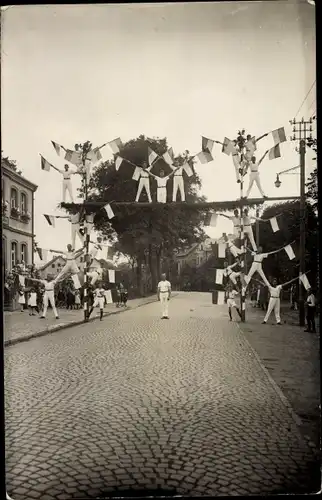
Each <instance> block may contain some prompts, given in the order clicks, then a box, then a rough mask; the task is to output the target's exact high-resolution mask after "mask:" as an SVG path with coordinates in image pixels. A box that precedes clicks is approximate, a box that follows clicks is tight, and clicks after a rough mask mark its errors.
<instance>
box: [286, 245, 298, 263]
mask: <svg viewBox="0 0 322 500" xmlns="http://www.w3.org/2000/svg"><path fill="white" fill-rule="evenodd" d="M284 250H285V252H286V253H287V255H288V258H289V259H290V260H293V259H295V253H294V252H293V248H292V247H291V245H287V246H286V247H284Z"/></svg>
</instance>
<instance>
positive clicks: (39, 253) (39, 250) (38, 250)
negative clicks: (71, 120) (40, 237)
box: [36, 247, 43, 260]
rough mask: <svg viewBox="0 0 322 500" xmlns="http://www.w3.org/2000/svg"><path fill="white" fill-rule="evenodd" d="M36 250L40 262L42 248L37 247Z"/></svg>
mask: <svg viewBox="0 0 322 500" xmlns="http://www.w3.org/2000/svg"><path fill="white" fill-rule="evenodd" d="M36 250H37V253H38V255H39V258H40V260H43V258H42V248H39V247H37V248H36Z"/></svg>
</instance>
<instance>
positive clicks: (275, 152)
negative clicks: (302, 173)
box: [268, 144, 281, 160]
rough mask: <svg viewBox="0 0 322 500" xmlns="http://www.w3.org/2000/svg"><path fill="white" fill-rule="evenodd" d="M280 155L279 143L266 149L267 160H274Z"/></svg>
mask: <svg viewBox="0 0 322 500" xmlns="http://www.w3.org/2000/svg"><path fill="white" fill-rule="evenodd" d="M280 157H281V150H280V146H279V144H277V145H276V146H274V147H273V148H271V149H269V150H268V158H269V160H275V158H280Z"/></svg>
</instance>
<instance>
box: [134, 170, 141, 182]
mask: <svg viewBox="0 0 322 500" xmlns="http://www.w3.org/2000/svg"><path fill="white" fill-rule="evenodd" d="M141 171H142V169H141V168H140V167H135V170H134V172H133V175H132V179H133V180H134V181H138V180H139V178H140V175H141Z"/></svg>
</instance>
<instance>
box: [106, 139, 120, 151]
mask: <svg viewBox="0 0 322 500" xmlns="http://www.w3.org/2000/svg"><path fill="white" fill-rule="evenodd" d="M107 144H108V145H109V146H110V148H111V150H112V151H113V153H114V154H116V153H119V152H120V148H121V147H122V146H123V144H122V141H121V138H120V137H118V138H117V139H114V140H113V141H110V142H108V143H107Z"/></svg>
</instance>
